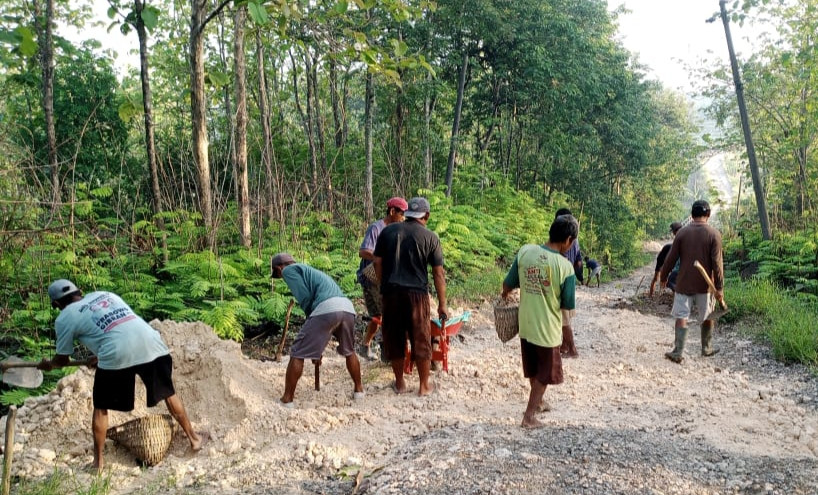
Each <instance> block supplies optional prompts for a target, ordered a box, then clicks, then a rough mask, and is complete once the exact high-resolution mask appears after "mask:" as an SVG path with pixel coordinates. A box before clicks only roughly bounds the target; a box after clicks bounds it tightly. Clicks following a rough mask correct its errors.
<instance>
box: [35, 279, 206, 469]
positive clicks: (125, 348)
mask: <svg viewBox="0 0 818 495" xmlns="http://www.w3.org/2000/svg"><path fill="white" fill-rule="evenodd" d="M48 296H49V297H50V298H51V305H52V307H54V308H57V309H59V310H60V314H59V316H57V320H56V321H55V323H54V328H55V330H56V334H57V354H56V356H54V358H53V359H43V360H42V361H41V362H40V364H39V365H38V366H37V367H38V368H39V369H41V370H46V371H48V370H52V369H54V368H62V367H63V366H66V365H68V363H69V360H70V356H71V355H72V354H73V353H74V341H75V340H79V341H80V342H81V343H82V344H83V345H84V346H85V347H87V348H88V349H89V350H90V351H91V352H92V353H93V354H94V357H93V358H91V360H89V362H88V366H90V367H96V369H97V370H96V373H95V374H94V392H93V402H94V413H93V416H92V418H91V429H92V430H93V436H94V463H93V465H92V466H93V468H95V469H96V470H97V471H98V472H99V471H102V469H103V467H104V465H105V463H104V460H103V451H104V449H105V436H106V434H107V432H108V410H109V409H113V410H114V411H123V412H128V411H132V410H133V408H134V386H135V385H136V375H139V378H140V379H141V380H142V382H143V383H144V384H145V391H146V399H147V406H148V407H153V406H155V405H156V404H158V403H159V401H162V400H164V401H165V405H166V406H167V408H168V411H170V414H171V415H172V416H173V418H174V419H176V421H178V422H179V425H181V427H182V430H184V432H185V435H187V438H188V441H189V442H190V448H191V450H192V451H194V452H198V451H199V450H200V449H201V448H202V444H203V442H204V440H205V439H206V438H207V436H206V434H205V433H200V434H199V433H196V432H195V431H193V427H192V426H191V424H190V420H189V419H188V417H187V413H186V412H185V407H184V405H183V404H182V401H181V400H180V399H179V397H177V396H176V391H175V389H174V387H173V378H172V374H173V360H172V359H171V357H170V351H169V350H168V347H167V346H166V345H165V343H164V342H163V341H162V337H161V336H160V335H159V332H157V331H156V330H154V329H153V328H151V326H150V325H148V323H147V322H145V320H143V319H142V318H140V317H139V316H137V315H136V314H135V313H134V312H133V310H132V309H131V308H130V306H128V305H127V304H126V303H125V301H123V300H122V299H121V298H120V297H119V296H117V295H116V294H114V293H112V292H91V293H90V294H88V295H87V296H85V297H83V296H82V292H81V291H80V290H79V289H78V288H77V286H76V285H74V284H73V283H72V282H71V281H69V280H65V279H60V280H56V281H54V283H52V284H51V285H50V286H49V287H48ZM200 435H201V436H200Z"/></svg>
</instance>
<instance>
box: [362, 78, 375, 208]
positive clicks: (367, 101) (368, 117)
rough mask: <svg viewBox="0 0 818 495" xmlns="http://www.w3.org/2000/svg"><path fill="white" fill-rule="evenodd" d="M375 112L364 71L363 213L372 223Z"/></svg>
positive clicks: (368, 79) (370, 86) (368, 80)
mask: <svg viewBox="0 0 818 495" xmlns="http://www.w3.org/2000/svg"><path fill="white" fill-rule="evenodd" d="M374 110H375V91H374V88H373V87H372V72H370V71H369V69H368V68H367V70H366V89H365V92H364V148H366V172H365V174H364V175H365V177H364V182H365V185H364V212H365V213H366V221H367V222H368V223H369V222H372V221H373V218H374V217H375V212H374V211H373V208H374V206H373V199H372V113H373V112H374Z"/></svg>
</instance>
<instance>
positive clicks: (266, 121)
mask: <svg viewBox="0 0 818 495" xmlns="http://www.w3.org/2000/svg"><path fill="white" fill-rule="evenodd" d="M256 65H258V94H259V97H258V110H259V116H260V118H261V134H262V139H263V143H262V149H261V162H262V164H263V165H264V172H265V174H266V180H265V181H264V184H265V191H266V193H267V194H266V196H267V197H266V198H265V200H264V203H265V207H266V209H267V221H268V222H269V223H270V224H271V225H272V224H273V223H274V222H275V221H276V219H277V218H278V217H277V216H276V208H275V204H276V199H275V198H276V197H277V195H278V192H277V190H278V188H277V187H276V184H277V183H276V181H277V177H276V174H275V172H274V170H273V153H275V150H274V149H273V132H272V129H270V105H269V103H268V101H267V74H266V72H265V69H264V45H263V44H262V43H261V33H260V32H259V31H256Z"/></svg>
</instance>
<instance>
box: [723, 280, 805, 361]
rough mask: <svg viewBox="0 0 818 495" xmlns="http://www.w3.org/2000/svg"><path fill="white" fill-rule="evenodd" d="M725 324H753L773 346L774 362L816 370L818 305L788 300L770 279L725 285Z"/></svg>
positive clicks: (791, 298)
mask: <svg viewBox="0 0 818 495" xmlns="http://www.w3.org/2000/svg"><path fill="white" fill-rule="evenodd" d="M725 299H726V300H727V302H728V304H729V306H730V311H729V312H728V313H727V314H725V315H724V316H723V317H722V320H723V321H724V322H726V323H729V322H734V321H740V320H745V321H754V322H755V324H754V325H751V326H750V327H749V328H751V329H755V331H756V332H757V333H758V336H760V337H763V338H764V339H766V340H768V341H769V342H770V344H771V345H772V349H773V353H774V354H775V357H776V359H779V360H781V361H785V362H798V363H804V364H807V365H809V366H811V367H813V368H816V369H818V306H816V305H815V304H812V303H808V302H804V301H802V300H799V299H796V298H794V297H790V296H788V295H787V293H786V292H784V291H782V290H781V288H780V287H779V286H778V285H776V284H775V283H773V282H771V281H769V280H752V281H749V282H741V281H739V280H731V281H729V282H728V283H727V284H726V285H725Z"/></svg>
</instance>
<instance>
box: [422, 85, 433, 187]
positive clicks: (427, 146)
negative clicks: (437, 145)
mask: <svg viewBox="0 0 818 495" xmlns="http://www.w3.org/2000/svg"><path fill="white" fill-rule="evenodd" d="M426 82H427V84H428V87H429V88H431V82H432V74H431V73H427V74H426ZM434 108H435V99H434V98H432V96H431V95H429V94H427V95H426V96H425V97H424V98H423V133H424V143H423V148H424V149H423V169H424V174H423V175H424V186H425V187H426V188H427V189H429V188H431V187H432V179H433V170H434V169H433V165H434V162H433V159H432V113H433V112H434Z"/></svg>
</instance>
